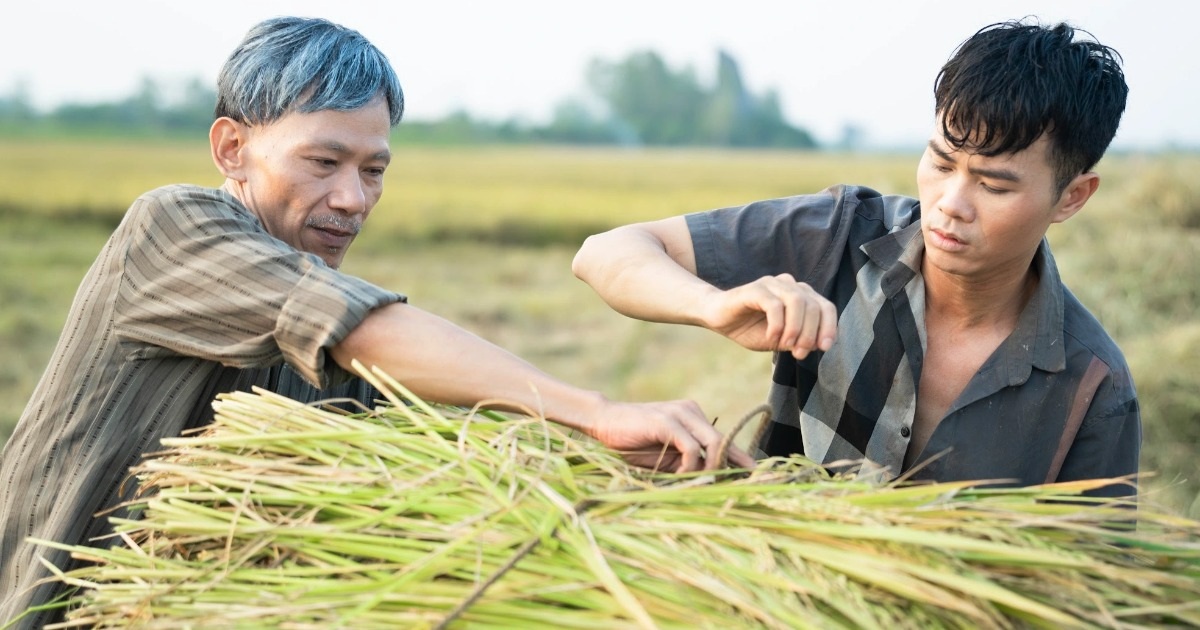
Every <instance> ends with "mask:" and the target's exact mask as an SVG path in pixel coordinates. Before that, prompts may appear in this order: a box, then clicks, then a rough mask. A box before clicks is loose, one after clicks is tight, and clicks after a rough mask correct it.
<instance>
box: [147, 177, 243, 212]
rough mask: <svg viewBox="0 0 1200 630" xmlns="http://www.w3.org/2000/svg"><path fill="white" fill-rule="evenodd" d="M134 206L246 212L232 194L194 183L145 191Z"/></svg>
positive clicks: (171, 185) (168, 209)
mask: <svg viewBox="0 0 1200 630" xmlns="http://www.w3.org/2000/svg"><path fill="white" fill-rule="evenodd" d="M134 207H135V208H137V207H142V208H149V209H159V210H166V211H170V210H180V209H184V208H195V209H197V210H209V211H213V212H246V210H245V207H244V206H242V204H241V202H239V201H238V200H237V198H235V197H234V196H233V195H230V194H229V193H227V192H225V191H223V190H221V189H220V188H208V187H206V186H196V185H194V184H170V185H167V186H160V187H158V188H155V189H153V190H149V191H146V192H144V193H142V194H141V195H140V196H139V197H138V198H137V201H135V202H134Z"/></svg>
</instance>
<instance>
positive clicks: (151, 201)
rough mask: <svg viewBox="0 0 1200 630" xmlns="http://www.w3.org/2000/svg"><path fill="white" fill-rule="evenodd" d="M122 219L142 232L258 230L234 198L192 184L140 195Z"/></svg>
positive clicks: (249, 215) (253, 219)
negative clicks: (162, 229)
mask: <svg viewBox="0 0 1200 630" xmlns="http://www.w3.org/2000/svg"><path fill="white" fill-rule="evenodd" d="M125 219H126V222H130V223H133V224H135V225H138V226H140V227H141V228H142V229H147V228H150V227H154V226H157V227H166V226H170V227H171V228H172V229H181V230H185V231H187V230H191V229H195V228H200V229H221V230H226V231H228V230H231V229H233V230H237V231H243V230H245V231H260V230H261V226H260V224H259V222H258V219H257V218H255V217H254V215H253V214H251V213H250V211H249V210H247V209H246V207H245V206H243V205H242V203H241V202H240V201H238V200H237V198H236V197H234V196H233V195H231V194H229V193H227V192H225V191H224V190H221V189H219V188H209V187H205V186H196V185H193V184H170V185H167V186H161V187H159V188H155V189H153V190H149V191H147V192H145V193H142V194H141V195H140V196H139V197H138V198H137V200H135V201H134V203H133V205H131V206H130V208H129V211H128V212H127V213H126V217H125Z"/></svg>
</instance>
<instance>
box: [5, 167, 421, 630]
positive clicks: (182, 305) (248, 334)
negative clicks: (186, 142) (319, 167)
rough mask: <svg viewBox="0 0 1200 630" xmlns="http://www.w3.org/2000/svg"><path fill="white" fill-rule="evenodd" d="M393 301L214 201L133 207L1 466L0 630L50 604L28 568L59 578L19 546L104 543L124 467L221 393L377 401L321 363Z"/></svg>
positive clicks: (228, 203)
mask: <svg viewBox="0 0 1200 630" xmlns="http://www.w3.org/2000/svg"><path fill="white" fill-rule="evenodd" d="M402 300H404V297H403V296H401V295H398V294H396V293H392V292H389V291H384V290H382V289H379V288H377V287H375V286H373V285H371V284H369V283H367V282H365V281H363V280H360V279H357V278H354V277H351V276H348V275H345V274H343V273H339V272H338V271H336V270H334V269H332V268H330V267H328V266H327V265H326V264H325V263H324V262H323V261H322V260H321V259H320V258H318V257H317V256H315V255H312V254H308V253H304V252H299V251H297V250H295V249H293V248H292V247H290V246H289V245H287V244H285V243H283V242H282V241H280V240H278V239H276V238H274V237H272V236H271V235H269V234H267V232H266V230H265V229H264V228H263V226H262V225H261V223H259V221H258V220H257V219H256V218H255V217H254V216H253V215H252V214H251V213H250V212H249V211H248V210H247V209H246V208H245V207H244V206H243V205H242V204H241V203H239V202H238V201H237V199H235V198H234V197H232V196H231V195H229V194H227V193H225V192H224V191H221V190H215V189H209V188H200V187H196V186H187V185H176V186H168V187H164V188H160V189H157V190H154V191H151V192H149V193H147V194H145V195H143V196H142V197H141V198H139V199H138V200H137V201H136V202H135V203H134V204H133V205H132V207H131V208H130V209H129V211H128V212H127V213H126V215H125V217H124V219H123V221H122V222H121V224H120V226H118V227H117V229H116V230H115V231H114V233H113V235H112V236H111V238H110V239H109V241H108V243H107V244H106V245H105V246H104V248H103V249H102V251H101V252H100V255H99V257H98V258H97V259H96V261H95V263H94V264H93V265H92V267H91V269H90V270H89V271H88V273H87V275H86V277H85V278H84V279H83V282H82V283H81V285H80V287H79V291H78V293H77V294H76V297H75V301H74V303H73V305H72V306H71V311H70V314H69V316H68V319H67V325H66V326H65V328H64V330H63V333H62V336H61V338H60V339H59V342H58V345H57V347H56V348H55V350H54V354H53V356H52V358H51V360H50V364H49V366H48V367H47V369H46V372H45V374H44V375H43V376H42V379H41V381H40V382H39V383H38V385H37V388H36V390H35V391H34V394H33V397H32V398H31V400H30V401H29V404H28V406H27V407H26V409H25V412H24V413H23V414H22V416H21V419H20V422H19V423H18V424H17V427H16V430H15V432H14V433H13V435H12V437H11V438H10V439H9V441H8V443H7V444H6V446H5V449H4V452H3V455H0V625H4V622H6V621H9V620H10V619H12V618H14V617H16V616H18V615H20V614H21V613H22V612H23V611H25V610H26V609H27V608H28V607H29V606H30V605H34V604H41V603H45V602H47V601H49V600H50V599H51V598H53V597H55V596H56V595H58V594H59V592H60V590H61V589H60V585H58V584H56V583H50V584H45V585H42V586H36V587H35V586H34V583H35V582H36V581H37V580H39V579H41V578H43V577H46V576H47V575H49V573H48V572H47V571H46V570H45V569H44V568H43V567H42V565H41V563H39V562H38V560H37V557H38V556H42V557H44V558H46V559H47V560H49V561H50V562H51V563H53V564H54V565H56V566H58V567H61V568H70V566H71V561H70V560H69V558H68V557H67V555H66V554H64V553H61V552H57V551H54V550H50V549H47V548H45V547H41V546H37V545H34V544H32V543H29V542H27V541H26V539H27V538H30V537H33V538H39V539H45V540H53V541H58V542H62V543H66V544H101V543H99V542H96V541H95V540H94V539H95V538H96V537H97V536H102V535H105V534H106V533H109V532H110V531H111V530H110V527H109V526H108V521H107V517H101V518H97V517H96V516H95V515H96V514H97V513H98V512H101V511H102V510H106V509H109V508H112V507H114V506H116V505H118V504H119V503H121V502H122V501H125V500H128V499H130V498H132V496H133V494H134V492H135V490H136V484H134V483H132V481H131V480H127V478H126V477H127V472H128V470H129V468H130V466H132V465H134V464H136V463H137V462H138V460H139V459H140V458H141V457H142V455H143V454H144V453H146V452H148V451H154V450H157V449H158V448H160V443H159V440H160V439H161V438H163V437H168V436H175V435H179V434H180V433H181V432H182V431H184V430H185V429H188V428H192V427H197V426H202V425H204V424H206V423H208V422H210V421H211V419H212V409H211V402H212V400H213V398H214V396H215V395H216V394H217V393H218V392H224V391H231V390H238V389H248V388H249V387H251V386H255V385H257V386H262V387H266V388H269V389H272V390H274V391H277V392H279V393H282V394H284V395H286V396H289V397H291V398H294V399H296V400H301V401H306V402H308V401H313V400H319V399H326V398H339V397H349V398H357V399H359V400H361V401H364V402H368V403H369V402H371V401H372V400H374V399H375V398H376V393H375V392H374V391H373V390H372V389H371V388H370V387H369V386H368V385H366V384H365V383H364V382H363V381H362V380H361V379H358V378H354V377H353V376H352V375H351V374H349V373H348V372H346V371H345V370H343V369H342V368H341V367H339V366H338V365H337V364H336V363H334V362H333V361H332V360H330V359H329V357H328V353H327V352H326V349H328V348H329V347H331V346H333V345H336V344H337V343H338V342H339V341H341V340H342V339H343V338H344V337H345V336H346V335H347V334H348V333H349V332H350V331H351V330H352V329H353V328H354V327H355V326H357V325H358V323H359V322H361V321H362V319H363V318H364V317H365V316H366V315H367V313H368V312H369V311H371V310H372V309H374V308H376V307H379V306H381V305H384V304H388V303H392V302H397V301H402ZM114 514H115V515H116V516H127V514H125V513H124V511H122V510H117V511H116V512H115V513H114ZM54 617H55V616H54V615H51V614H47V615H43V616H41V617H37V616H33V617H25V618H23V619H22V621H21V624H20V626H19V627H23V628H37V627H41V626H42V625H43V624H45V623H46V622H48V621H50V620H51V619H53V618H54Z"/></svg>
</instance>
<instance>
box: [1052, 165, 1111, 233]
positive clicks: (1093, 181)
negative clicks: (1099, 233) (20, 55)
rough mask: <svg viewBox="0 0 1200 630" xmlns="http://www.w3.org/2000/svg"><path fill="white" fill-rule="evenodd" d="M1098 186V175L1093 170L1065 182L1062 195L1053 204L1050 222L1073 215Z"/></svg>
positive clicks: (1057, 221)
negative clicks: (1056, 202)
mask: <svg viewBox="0 0 1200 630" xmlns="http://www.w3.org/2000/svg"><path fill="white" fill-rule="evenodd" d="M1097 188H1100V175H1099V174H1097V173H1095V172H1087V173H1080V174H1079V175H1076V176H1075V179H1073V180H1071V183H1070V184H1067V187H1066V189H1064V190H1063V193H1062V195H1061V196H1060V197H1059V198H1058V204H1057V206H1055V209H1054V215H1053V216H1051V218H1050V222H1051V223H1062V222H1063V221H1066V220H1067V219H1070V218H1071V217H1073V216H1075V213H1076V212H1079V211H1080V210H1082V209H1083V204H1085V203H1087V200H1088V199H1091V198H1092V195H1093V194H1095V193H1096V189H1097Z"/></svg>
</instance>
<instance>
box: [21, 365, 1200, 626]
mask: <svg viewBox="0 0 1200 630" xmlns="http://www.w3.org/2000/svg"><path fill="white" fill-rule="evenodd" d="M368 375H369V376H370V377H371V378H372V379H373V380H374V381H375V383H376V385H377V386H378V387H380V388H381V391H384V392H385V393H386V395H387V397H388V399H389V400H388V402H387V403H381V404H380V406H379V407H378V408H377V409H375V410H374V411H371V412H369V413H368V412H364V413H356V414H348V413H346V412H340V411H337V410H334V409H332V408H319V407H317V406H306V405H302V404H300V403H297V402H295V401H293V400H290V399H287V398H284V397H281V396H278V395H275V394H271V393H268V392H265V391H257V392H255V393H234V394H228V395H222V396H221V397H220V398H219V399H218V400H217V401H216V402H215V403H214V407H215V410H216V419H215V422H214V424H213V425H212V426H211V427H210V428H208V429H207V430H206V431H204V432H203V433H202V434H198V435H193V436H185V437H181V438H177V439H171V440H166V441H165V446H166V447H167V450H166V451H165V452H163V453H161V454H158V455H156V456H154V457H152V458H149V459H147V460H146V461H145V462H144V463H143V464H141V465H140V466H139V467H138V468H136V469H135V470H134V471H133V472H134V473H135V474H136V475H137V477H138V478H139V480H140V483H141V485H142V488H143V491H144V494H143V496H142V497H141V498H140V499H139V500H138V501H137V502H136V506H137V507H138V508H139V510H140V512H141V513H140V518H138V519H135V520H119V519H114V525H115V528H116V532H117V533H116V534H115V535H114V536H115V538H114V539H112V540H108V541H105V542H104V544H103V545H102V546H99V547H82V546H76V547H66V546H63V545H58V544H55V543H50V542H45V543H44V544H46V545H47V546H51V547H59V548H66V549H69V550H70V551H71V552H72V554H73V555H74V556H75V557H76V558H79V559H82V560H85V561H87V564H86V565H85V566H84V567H83V568H80V569H77V570H74V571H71V572H70V573H65V574H63V573H61V572H60V573H59V574H58V576H57V578H56V579H60V580H62V581H64V582H67V583H69V584H72V585H76V586H78V587H80V589H79V591H78V593H77V596H76V597H75V599H74V600H73V601H72V602H71V609H70V613H69V617H68V621H67V622H66V623H65V624H62V625H60V626H58V627H77V626H96V627H116V626H120V627H125V626H135V627H143V628H183V627H200V626H205V625H215V626H219V627H235V628H236V627H246V628H251V627H252V628H264V627H275V628H296V629H301V628H332V627H352V628H396V627H412V628H421V627H429V628H441V627H471V628H515V627H523V628H528V627H561V628H581V629H590V628H604V629H610V628H864V627H880V628H883V627H887V628H936V627H946V628H1015V627H1054V628H1058V627H1066V628H1074V627H1112V628H1138V627H1152V626H1161V625H1171V624H1182V625H1192V626H1197V625H1200V542H1198V541H1200V523H1197V522H1195V521H1190V520H1187V519H1183V518H1178V517H1175V516H1171V515H1168V514H1160V513H1155V512H1153V511H1152V510H1149V509H1146V508H1143V509H1140V510H1138V511H1136V512H1134V511H1132V510H1129V509H1128V508H1124V507H1120V506H1117V505H1111V504H1089V503H1088V500H1087V499H1085V498H1083V497H1082V496H1081V495H1080V493H1082V492H1084V491H1086V490H1088V489H1091V488H1095V487H1098V486H1099V485H1102V484H1104V483H1107V482H1104V481H1093V482H1079V483H1068V484H1058V485H1052V486H1042V487H1036V488H1023V489H1012V488H995V487H993V488H988V487H981V486H980V485H979V484H977V483H976V484H970V483H941V484H926V485H911V484H909V485H906V484H898V483H892V484H872V483H866V482H862V481H855V480H853V479H848V478H842V477H837V476H833V475H831V474H830V473H829V472H827V471H826V470H824V469H822V468H821V467H819V466H816V465H814V464H812V463H811V462H809V461H807V460H804V459H802V458H790V459H778V458H777V459H771V460H767V461H763V462H761V463H760V465H759V466H758V467H757V468H756V469H754V470H753V471H725V472H722V473H718V474H715V475H714V474H667V473H648V472H646V471H643V470H638V469H633V468H630V467H629V466H627V465H626V464H625V463H624V462H623V461H622V460H621V459H620V458H619V457H618V456H617V455H616V454H614V453H612V452H609V451H607V450H605V449H603V448H602V447H600V446H598V445H596V444H594V443H592V442H590V441H587V440H582V439H578V438H576V437H572V436H571V435H569V434H568V433H566V432H564V431H563V430H562V429H561V428H560V427H558V426H556V425H554V424H551V423H548V422H545V421H544V420H542V419H539V418H535V417H532V416H528V417H527V416H502V415H499V414H495V413H491V412H485V411H478V410H474V411H468V410H463V409H458V408H451V407H443V406H436V405H430V404H426V403H425V402H423V401H421V400H420V399H418V398H417V397H416V396H413V395H412V394H411V393H409V392H408V391H407V390H406V389H404V388H403V387H402V386H401V385H400V384H399V383H396V382H394V381H391V380H390V379H388V378H387V377H386V375H383V374H381V373H377V372H375V373H368ZM1135 515H1136V520H1137V527H1136V529H1133V528H1131V527H1129V526H1128V525H1129V522H1130V521H1131V520H1132V519H1134V518H1135Z"/></svg>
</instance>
